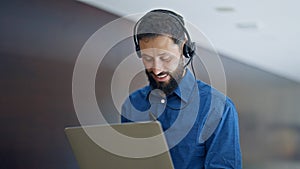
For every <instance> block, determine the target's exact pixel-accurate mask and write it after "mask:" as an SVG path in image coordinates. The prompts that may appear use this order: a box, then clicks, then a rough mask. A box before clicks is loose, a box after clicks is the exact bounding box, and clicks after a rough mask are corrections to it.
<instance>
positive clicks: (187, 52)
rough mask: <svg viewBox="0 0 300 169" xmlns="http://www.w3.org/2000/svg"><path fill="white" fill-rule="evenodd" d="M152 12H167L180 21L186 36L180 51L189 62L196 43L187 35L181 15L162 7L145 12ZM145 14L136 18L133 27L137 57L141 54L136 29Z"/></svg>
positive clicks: (193, 53)
mask: <svg viewBox="0 0 300 169" xmlns="http://www.w3.org/2000/svg"><path fill="white" fill-rule="evenodd" d="M153 12H154V13H163V14H167V15H169V16H171V17H173V18H174V19H176V20H177V21H178V22H179V23H180V25H181V27H182V29H183V31H184V33H185V35H186V37H187V41H186V42H185V43H184V45H183V51H182V52H183V55H184V56H185V57H186V58H188V59H190V60H189V62H190V61H191V60H192V58H193V56H194V55H195V50H196V45H195V42H192V40H191V38H190V35H189V33H188V31H187V30H186V28H185V26H184V21H183V17H182V16H180V15H178V14H176V13H175V12H172V11H169V10H164V9H155V10H152V11H150V12H148V13H147V14H149V13H153ZM147 14H146V15H147ZM146 15H144V16H143V17H142V18H141V19H140V20H138V21H137V22H136V24H135V25H134V29H133V40H134V44H135V51H136V53H137V55H138V57H139V58H141V57H142V56H141V53H140V50H141V49H140V45H139V41H138V38H137V29H138V25H139V24H140V22H141V21H142V20H143V19H144V17H145V16H146ZM189 62H188V63H189Z"/></svg>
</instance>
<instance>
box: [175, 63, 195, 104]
mask: <svg viewBox="0 0 300 169" xmlns="http://www.w3.org/2000/svg"><path fill="white" fill-rule="evenodd" d="M195 81H196V79H195V77H194V76H193V74H192V73H191V72H190V71H189V69H186V73H185V75H184V77H183V78H182V79H181V81H180V83H179V85H178V87H177V88H176V89H175V90H174V93H175V94H176V95H177V96H178V97H180V98H181V100H183V101H184V102H185V103H187V102H188V100H189V98H190V96H191V94H192V92H193V89H194V86H195V85H194V84H195Z"/></svg>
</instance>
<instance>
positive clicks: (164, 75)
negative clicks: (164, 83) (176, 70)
mask: <svg viewBox="0 0 300 169" xmlns="http://www.w3.org/2000/svg"><path fill="white" fill-rule="evenodd" d="M157 77H158V78H164V77H167V74H163V75H160V76H157Z"/></svg>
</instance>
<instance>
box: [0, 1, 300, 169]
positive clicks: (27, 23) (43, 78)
mask: <svg viewBox="0 0 300 169" xmlns="http://www.w3.org/2000/svg"><path fill="white" fill-rule="evenodd" d="M119 3H125V2H121V1H120V2H119ZM257 3H259V1H258V2H257ZM283 3H284V2H283ZM220 10H221V11H222V10H223V11H226V10H227V11H228V10H232V9H230V8H221V9H220ZM266 12H268V11H266ZM250 14H251V13H250ZM250 14H249V15H250ZM119 15H120V13H114V12H112V10H111V8H105V7H103V8H101V7H99V6H98V7H96V6H93V5H89V4H86V3H82V2H76V1H37V0H36V1H2V2H1V6H0V75H1V76H0V108H1V109H0V138H1V139H0V168H3V169H23V168H43V169H53V168H61V169H75V168H78V166H77V163H76V160H75V157H74V155H73V154H72V150H71V147H70V145H69V143H68V140H67V138H66V136H65V134H64V128H65V127H67V126H76V125H79V122H78V119H77V116H76V113H75V110H74V106H73V100H72V76H73V69H74V66H75V62H76V59H77V57H78V55H79V52H80V50H81V48H82V47H83V45H84V44H85V42H86V41H87V40H88V39H89V38H90V36H91V35H93V33H94V32H95V31H97V30H98V29H100V28H101V27H103V26H104V25H105V24H107V23H109V22H111V21H113V20H115V19H117V18H119ZM198 15H199V14H198ZM218 15H221V14H218ZM225 15H227V14H225ZM280 15H284V13H280V11H278V16H280ZM295 15H296V13H295ZM298 16H299V15H298ZM221 17H222V16H221ZM279 21H281V20H278V22H279ZM132 24H133V22H131V21H128V22H124V27H127V26H132ZM283 24H284V22H283ZM240 26H241V27H244V26H247V24H246V25H240ZM248 26H249V25H248ZM251 26H253V25H250V27H251ZM124 30H126V29H124ZM120 31H122V28H120ZM246 31H249V30H246ZM110 33H111V32H110ZM293 33H294V37H293V38H292V39H291V41H293V40H294V39H297V38H298V39H299V38H300V32H293ZM251 34H254V33H253V32H252V33H251ZM253 36H256V35H255V34H254V35H253ZM208 38H209V37H208ZM223 40H224V41H225V42H226V40H227V39H223ZM230 40H231V39H228V41H230ZM272 41H276V38H275V39H273V40H272ZM105 42H106V39H101V40H100V41H99V45H101V43H105ZM212 43H214V42H212ZM218 45H219V46H220V43H218ZM262 45H266V51H265V52H266V53H269V51H268V50H271V49H270V48H269V46H268V44H262ZM285 45H292V46H295V45H297V44H289V43H288V42H287V43H286V44H285ZM248 47H249V48H251V50H253V51H255V50H256V49H255V48H253V47H252V46H248ZM263 47H264V46H262V48H263ZM199 49H200V50H201V49H202V48H201V46H199ZM220 49H222V47H221V46H220ZM284 49H285V48H284V46H282V51H281V52H280V53H279V54H280V55H276V56H274V58H272V57H271V58H269V59H266V60H263V59H262V60H263V62H268V63H270V64H271V65H272V60H273V59H274V60H277V59H278V58H276V57H280V58H288V59H286V60H284V59H282V61H284V62H285V63H282V65H285V66H284V67H286V69H289V70H292V69H293V68H295V71H296V72H297V70H298V69H299V66H298V67H293V65H298V64H300V63H298V62H297V59H296V60H291V59H290V57H288V56H289V55H294V54H296V53H297V52H295V51H293V52H291V51H285V50H284ZM274 50H275V49H274ZM276 50H281V49H280V48H279V49H276ZM298 50H300V49H298ZM133 51H134V48H133V43H132V39H131V38H126V39H123V40H121V41H120V42H119V43H118V44H116V46H115V47H113V48H112V49H111V50H110V51H109V52H108V53H107V54H106V57H105V60H103V63H101V65H100V67H99V69H98V73H97V78H96V96H97V100H98V103H99V105H100V106H101V107H100V109H101V112H102V113H105V117H106V119H107V121H109V122H117V121H118V111H117V109H116V108H115V107H114V105H113V103H112V98H111V94H110V82H111V77H112V75H113V73H114V69H115V68H116V66H118V65H117V64H118V63H120V62H121V61H122V59H124V58H125V57H127V56H128V55H130V54H132V53H133ZM202 52H203V53H202V54H203V56H204V55H205V56H209V55H210V52H209V51H205V50H203V51H202ZM259 52H260V53H261V55H264V53H263V51H259ZM228 53H230V52H228ZM228 53H226V52H223V53H222V51H221V50H220V51H219V54H220V56H221V59H222V62H223V65H224V70H225V74H226V80H227V95H228V96H229V97H231V98H232V100H233V101H234V102H235V104H236V107H237V110H238V112H239V118H240V135H241V146H242V152H243V165H244V168H245V169H252V168H255V169H260V168H262V169H269V168H272V169H274V168H280V169H283V168H287V169H291V168H295V169H296V168H300V80H299V79H300V78H297V76H295V75H291V76H289V75H286V76H285V73H278V72H279V71H278V72H276V71H272V69H264V67H263V66H261V65H260V66H259V65H258V66H256V65H255V64H253V63H254V62H249V63H248V62H247V60H244V61H243V60H239V59H238V58H235V57H233V56H231V55H230V54H228ZM298 53H299V51H298ZM205 56H204V57H205ZM296 57H298V58H299V57H300V56H298V55H297V56H296ZM298 61H299V60H298ZM295 62H296V63H295ZM287 63H290V65H291V66H289V65H286V64H287ZM132 66H135V65H132ZM296 69H297V70H296ZM197 70H198V71H197V76H198V77H200V78H201V79H202V80H204V81H206V82H208V83H209V82H210V79H209V77H208V76H207V73H205V68H201V67H197ZM201 70H203V71H201ZM299 76H300V75H299ZM139 79H141V80H139ZM143 79H144V77H143V73H140V74H139V75H138V76H137V78H136V79H135V80H136V82H133V84H132V89H131V90H134V88H136V87H138V86H140V85H142V84H144V83H146V81H144V80H143ZM83 97H84V96H83Z"/></svg>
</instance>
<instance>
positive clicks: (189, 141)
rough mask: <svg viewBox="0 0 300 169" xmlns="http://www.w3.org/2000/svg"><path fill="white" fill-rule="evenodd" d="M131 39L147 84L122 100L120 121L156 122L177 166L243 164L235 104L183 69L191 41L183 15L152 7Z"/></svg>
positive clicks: (191, 49)
mask: <svg viewBox="0 0 300 169" xmlns="http://www.w3.org/2000/svg"><path fill="white" fill-rule="evenodd" d="M134 42H135V45H136V51H137V54H138V56H139V57H140V58H141V60H142V62H143V64H144V66H145V69H146V70H145V71H146V74H147V77H148V79H149V85H148V86H145V87H144V88H142V89H139V90H137V91H135V92H134V93H132V94H131V95H130V96H129V98H128V99H127V100H126V101H125V103H124V104H123V106H122V118H121V121H122V122H130V121H147V120H153V119H154V120H158V121H160V123H161V124H162V128H163V130H164V131H165V136H166V139H167V143H168V146H169V148H170V154H171V157H172V160H173V164H174V167H175V168H176V169H185V168H189V169H192V168H235V169H238V168H241V151H240V143H239V129H238V116H237V112H236V109H235V107H234V104H233V103H232V101H231V100H230V99H229V98H227V97H225V96H224V95H223V94H221V93H220V92H218V91H217V90H216V89H213V88H212V87H210V86H209V85H207V84H205V83H204V82H202V81H200V80H196V79H195V77H194V76H193V74H192V73H191V72H190V71H189V69H187V65H188V64H189V63H190V61H191V60H192V57H193V55H194V54H195V44H194V43H193V42H191V39H190V37H189V34H188V32H187V30H186V29H185V27H184V21H183V18H182V17H181V16H180V15H178V14H176V13H174V12H172V11H169V10H153V11H150V12H148V13H147V14H146V15H145V16H143V17H142V18H141V19H140V20H139V21H138V22H137V23H136V25H135V28H134Z"/></svg>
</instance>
